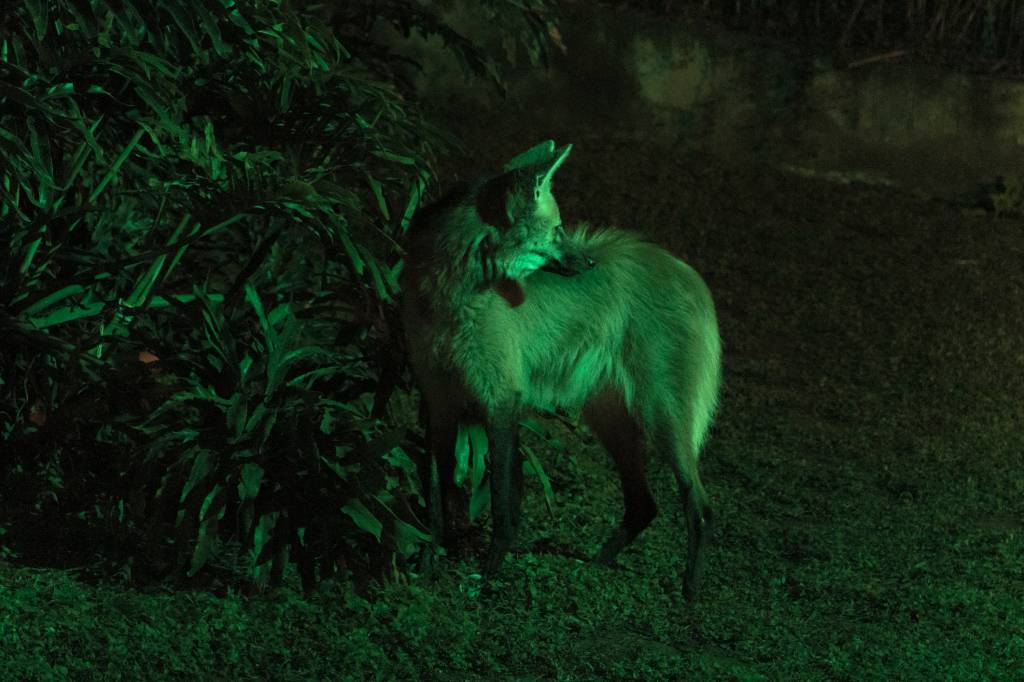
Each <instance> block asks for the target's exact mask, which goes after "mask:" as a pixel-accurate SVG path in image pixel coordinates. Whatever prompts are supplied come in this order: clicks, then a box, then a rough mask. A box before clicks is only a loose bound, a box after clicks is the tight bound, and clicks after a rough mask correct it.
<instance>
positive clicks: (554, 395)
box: [502, 225, 721, 450]
mask: <svg viewBox="0 0 1024 682" xmlns="http://www.w3.org/2000/svg"><path fill="white" fill-rule="evenodd" d="M568 239H569V240H570V242H571V243H572V244H573V246H574V247H575V248H577V249H579V250H580V251H581V252H582V253H585V254H586V255H587V256H589V257H590V258H592V259H593V260H594V261H595V262H596V265H595V267H594V268H593V269H592V270H589V271H587V272H585V273H582V274H580V275H578V276H576V277H569V278H565V277H559V276H557V275H552V274H549V273H544V272H538V273H535V274H534V275H532V276H531V277H529V278H528V279H527V280H526V282H525V283H524V289H525V293H526V303H525V304H524V305H523V306H520V307H519V308H517V309H516V310H515V311H509V312H510V313H513V314H507V315H506V314H503V315H502V316H503V317H505V318H506V319H507V323H508V325H509V329H510V330H514V333H513V334H511V335H510V336H511V337H513V338H516V339H518V340H519V341H520V343H521V344H522V347H521V352H522V353H523V354H524V356H526V358H527V359H526V362H525V363H524V364H525V365H526V366H528V367H530V368H532V376H531V381H530V387H531V389H532V393H533V396H534V398H535V399H534V400H532V401H531V402H536V403H538V406H541V407H551V406H552V405H551V403H554V404H557V405H562V406H565V407H570V408H572V407H578V406H579V405H580V404H581V403H582V401H584V400H585V399H586V398H587V397H588V396H589V395H592V394H593V392H594V391H595V390H600V387H601V385H602V384H610V385H612V386H615V387H617V388H619V389H620V390H621V391H622V394H623V396H624V397H625V400H626V404H627V406H628V407H629V408H630V410H631V411H632V412H634V413H635V414H637V416H639V417H640V418H641V420H642V421H644V422H650V421H651V418H652V413H653V411H655V410H658V409H665V406H666V405H672V404H674V403H675V402H676V401H674V400H670V399H667V398H668V396H666V395H665V393H666V392H676V391H685V392H690V393H691V395H695V396H697V399H696V401H695V403H694V404H693V413H692V417H693V429H692V432H693V440H694V446H695V449H698V450H699V447H700V445H701V443H702V442H703V440H704V437H705V435H706V432H707V428H708V426H709V424H710V422H711V419H712V416H713V414H714V410H715V407H716V403H717V396H718V388H719V369H718V368H719V356H720V353H721V349H720V341H719V335H718V325H717V320H716V317H715V309H714V304H713V302H712V298H711V293H710V292H709V291H708V288H707V286H706V285H705V283H704V281H703V280H702V279H701V277H700V275H698V274H697V272H696V271H695V270H694V269H693V268H691V267H690V266H689V265H687V264H686V263H684V262H682V261H681V260H679V259H677V258H675V257H674V256H673V255H671V254H670V253H669V252H667V251H665V250H664V249H662V248H661V247H659V246H657V245H656V244H653V243H651V242H649V241H646V240H644V239H643V238H641V237H640V236H639V235H637V234H635V233H632V232H628V231H624V230H619V229H615V228H601V229H592V228H590V227H589V226H587V225H582V226H579V227H577V228H576V229H574V230H572V231H571V232H570V233H569V235H568ZM503 313H504V311H503ZM681 349H682V350H681Z"/></svg>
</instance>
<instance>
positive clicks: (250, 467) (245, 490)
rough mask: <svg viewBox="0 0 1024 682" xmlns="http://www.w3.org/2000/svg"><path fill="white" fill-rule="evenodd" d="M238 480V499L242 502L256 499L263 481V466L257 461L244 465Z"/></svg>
mask: <svg viewBox="0 0 1024 682" xmlns="http://www.w3.org/2000/svg"><path fill="white" fill-rule="evenodd" d="M240 474H241V475H240V476H239V481H238V499H239V500H240V501H242V502H245V501H246V500H254V499H256V495H258V494H259V492H260V483H262V481H263V467H261V466H260V465H259V464H256V463H255V462H246V463H245V464H243V465H242V470H241V472H240Z"/></svg>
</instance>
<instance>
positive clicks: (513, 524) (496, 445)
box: [484, 410, 523, 575]
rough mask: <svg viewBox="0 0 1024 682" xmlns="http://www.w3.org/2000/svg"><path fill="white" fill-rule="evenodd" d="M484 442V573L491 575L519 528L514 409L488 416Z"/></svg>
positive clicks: (520, 471)
mask: <svg viewBox="0 0 1024 682" xmlns="http://www.w3.org/2000/svg"><path fill="white" fill-rule="evenodd" d="M487 436H488V441H489V445H490V451H491V523H492V526H493V528H492V531H491V547H490V549H489V550H488V552H487V560H486V562H485V563H484V573H486V574H487V575H495V574H496V573H497V572H498V569H499V568H501V563H502V561H503V560H504V559H505V555H506V554H508V551H509V550H510V549H511V548H512V543H513V542H514V541H515V536H516V531H517V530H518V528H519V522H520V518H521V509H522V496H523V490H522V486H523V464H522V458H521V455H520V453H519V415H518V410H506V411H504V413H503V414H499V415H497V416H494V417H492V419H491V422H490V424H489V428H488V432H487Z"/></svg>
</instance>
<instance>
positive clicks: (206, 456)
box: [178, 450, 214, 503]
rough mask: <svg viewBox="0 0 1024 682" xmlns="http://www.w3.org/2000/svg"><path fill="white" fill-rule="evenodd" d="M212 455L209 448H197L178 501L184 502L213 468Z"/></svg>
mask: <svg viewBox="0 0 1024 682" xmlns="http://www.w3.org/2000/svg"><path fill="white" fill-rule="evenodd" d="M213 465H214V457H213V455H212V453H210V451H209V450H199V451H198V452H197V453H196V455H195V458H194V459H193V460H192V469H191V471H190V472H189V475H188V480H187V481H186V482H185V485H184V487H183V488H182V489H181V497H180V498H179V499H178V502H179V503H181V502H184V501H185V498H186V497H188V494H189V493H190V492H192V489H193V488H195V487H196V485H197V484H199V483H200V482H201V481H202V480H203V479H204V478H206V476H207V475H208V474H209V473H210V471H212V470H213Z"/></svg>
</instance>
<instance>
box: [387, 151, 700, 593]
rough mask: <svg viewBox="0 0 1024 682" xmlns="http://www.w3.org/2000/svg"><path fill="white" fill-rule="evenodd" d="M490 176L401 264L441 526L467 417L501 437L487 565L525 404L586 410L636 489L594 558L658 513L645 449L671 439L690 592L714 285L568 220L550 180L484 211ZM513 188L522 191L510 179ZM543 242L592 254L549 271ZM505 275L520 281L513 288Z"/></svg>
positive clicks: (514, 482) (492, 564)
mask: <svg viewBox="0 0 1024 682" xmlns="http://www.w3.org/2000/svg"><path fill="white" fill-rule="evenodd" d="M563 158H564V156H563ZM549 176H550V173H549ZM494 182H495V181H494V180H493V179H492V180H489V181H485V182H484V183H479V184H478V185H477V186H474V187H471V188H469V189H468V190H464V191H462V192H459V193H457V194H455V195H453V196H451V197H449V198H448V199H446V200H445V201H443V202H441V203H440V204H438V205H436V206H435V207H432V208H431V209H427V210H426V211H424V212H422V213H421V214H420V216H418V218H417V220H416V222H415V225H414V228H413V231H412V234H411V239H410V242H409V257H408V260H407V266H406V269H405V271H404V272H403V276H402V287H403V290H404V291H405V294H404V299H403V306H402V315H403V320H404V324H405V329H406V334H407V340H408V344H409V348H410V354H411V356H410V359H411V363H412V367H413V369H414V373H415V375H416V378H417V381H418V383H419V386H420V389H421V392H422V394H423V399H424V400H425V401H426V404H427V409H428V414H429V417H430V431H431V444H432V448H433V449H434V457H435V458H437V462H438V471H439V474H440V476H441V481H440V483H441V488H442V489H441V490H440V491H436V490H434V491H433V492H432V494H431V503H432V505H434V508H433V509H432V512H433V513H432V525H434V526H435V528H434V530H435V532H438V531H439V530H440V528H438V527H437V524H438V523H440V522H443V514H441V515H440V518H438V517H439V514H438V509H439V508H438V507H437V506H436V505H437V504H438V503H439V502H440V503H441V505H442V508H447V507H448V503H447V498H448V497H449V491H448V488H450V476H451V468H452V465H451V463H450V460H451V458H452V456H453V455H452V446H453V444H454V438H455V435H454V434H455V433H456V432H457V428H458V424H459V422H460V421H466V420H467V419H472V418H478V419H482V420H483V421H484V422H485V423H486V424H487V426H488V431H489V436H490V440H491V453H492V462H491V464H492V472H491V476H492V516H493V517H494V523H495V529H494V538H493V539H492V546H491V553H490V555H489V558H488V563H487V568H488V569H489V570H492V571H493V570H497V568H498V566H499V565H500V562H501V559H502V558H503V557H504V554H505V553H506V552H507V550H508V546H509V545H510V544H511V541H512V537H513V536H514V535H515V532H516V528H517V526H518V520H519V511H518V506H519V500H520V495H521V493H520V491H519V488H520V486H521V475H522V474H521V460H520V457H519V454H518V447H517V444H516V442H515V429H516V426H517V423H518V420H519V418H520V416H522V411H523V410H525V409H540V410H553V409H555V408H559V407H560V408H566V409H568V410H580V411H582V414H583V416H584V418H585V419H586V421H587V423H588V424H589V425H590V426H591V428H592V429H593V430H594V431H595V433H596V434H597V435H598V437H599V438H600V440H601V442H602V443H603V444H604V445H605V446H606V448H607V449H608V450H609V451H610V453H611V454H612V456H613V458H614V459H615V462H616V465H617V467H618V470H619V474H620V477H621V479H622V485H623V492H624V495H625V498H626V515H625V519H624V521H623V525H622V527H621V528H620V529H619V531H618V532H617V533H616V535H614V536H613V537H612V538H611V539H610V540H609V541H608V542H607V543H606V544H605V546H604V548H603V549H602V551H601V553H600V554H599V555H598V559H599V560H601V561H605V562H611V561H612V560H613V559H614V558H615V555H616V554H617V553H618V551H619V550H621V549H622V548H623V547H624V546H625V545H627V544H628V543H629V542H631V541H632V540H633V539H634V538H635V537H636V535H637V534H638V533H639V532H640V531H641V530H643V528H644V527H646V526H647V525H648V524H649V523H650V521H651V519H653V518H654V515H655V506H654V501H653V499H652V497H651V495H650V490H649V488H648V486H647V482H646V478H645V476H644V451H645V449H647V448H654V449H657V450H660V451H667V452H668V453H669V454H670V455H671V458H670V460H671V462H672V465H673V469H674V471H675V473H676V476H677V480H678V483H679V487H680V492H681V494H682V495H683V498H684V504H685V508H686V514H687V521H688V526H689V532H690V539H689V540H690V541H689V546H690V547H689V549H690V551H689V556H688V561H687V573H686V583H685V587H686V593H687V595H689V596H693V595H694V594H695V592H696V587H697V581H698V579H699V572H700V567H701V564H702V551H701V550H702V547H703V544H704V538H705V525H706V522H707V521H708V520H709V518H710V507H709V506H708V505H707V499H706V494H705V492H704V489H703V487H702V485H701V482H700V477H699V475H698V472H697V462H698V454H699V452H700V449H701V446H702V444H703V443H704V440H705V438H706V436H707V432H708V429H709V427H710V425H711V421H712V418H713V415H714V412H715V408H716V404H717V399H718V391H719V374H720V345H719V335H718V326H717V322H716V318H715V311H714V305H713V302H712V298H711V294H710V292H709V291H708V288H707V287H706V286H705V284H704V282H703V280H702V279H701V278H700V276H699V275H698V274H697V272H696V271H694V270H693V269H692V268H691V267H689V266H688V265H686V264H685V263H683V262H682V261H680V260H678V259H677V258H675V257H673V256H672V255H671V254H669V253H668V252H667V251H665V250H664V249H662V248H660V247H658V246H656V245H654V244H652V243H649V242H647V241H644V240H643V239H641V238H640V237H638V236H637V235H636V234H634V233H631V232H627V231H623V230H618V229H613V228H605V229H591V228H590V227H588V226H586V225H581V226H578V227H576V228H575V229H572V230H571V231H569V232H568V233H567V234H566V233H562V232H561V230H560V217H559V216H558V211H557V206H556V205H554V199H553V197H550V196H549V195H548V194H546V193H545V192H540V193H538V194H536V195H534V197H533V198H534V199H536V202H533V201H526V204H525V206H524V207H523V206H521V207H515V206H512V208H509V209H508V210H507V212H506V214H507V216H509V217H508V219H507V222H508V225H506V226H504V227H503V226H501V225H498V226H495V225H493V224H491V223H489V222H487V221H486V220H485V219H484V218H483V217H482V216H483V214H486V213H487V212H488V210H487V209H484V210H481V209H480V197H481V196H485V195H486V194H487V193H488V192H489V191H492V190H493V187H492V188H491V189H488V188H487V185H488V183H492V184H493V183H494ZM498 182H499V183H508V180H507V179H504V180H499V181H498ZM514 184H515V183H512V185H514ZM500 194H501V193H500V192H499V197H500ZM506 200H507V201H508V204H513V201H514V191H513V200H508V199H507V195H506ZM517 210H518V211H520V212H523V211H525V217H524V216H523V215H519V216H517V214H516V211H517ZM500 213H501V212H500V211H498V212H497V214H500ZM495 222H499V223H500V222H502V221H500V220H497V221H495ZM552 225H555V226H556V227H557V228H558V229H555V230H552V229H551V228H552ZM530 254H534V255H533V256H531V255H530ZM535 254H546V257H547V258H550V259H554V260H558V259H576V260H574V261H573V262H579V259H580V258H581V257H582V258H583V259H584V260H586V259H590V261H592V262H593V267H589V268H580V269H579V271H578V273H577V274H574V275H573V276H564V275H559V274H554V273H552V272H547V271H545V270H543V269H539V268H538V267H537V266H538V262H537V260H536V259H537V256H536V255H535ZM524 263H525V265H524ZM499 282H505V283H506V284H507V283H508V282H512V286H513V287H515V288H517V289H518V291H519V294H520V295H519V296H518V297H517V298H516V300H514V301H513V300H512V299H510V297H509V296H508V294H507V286H506V287H504V288H503V287H502V286H498V283H499ZM503 292H506V293H503ZM428 468H429V467H428ZM421 473H426V475H427V476H429V472H424V470H423V469H422V468H421ZM446 477H447V478H448V479H449V480H445V478H446ZM495 479H498V480H497V481H495ZM495 486H497V489H496V488H495ZM439 498H440V499H439ZM443 511H445V512H447V511H449V510H447V509H443Z"/></svg>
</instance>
